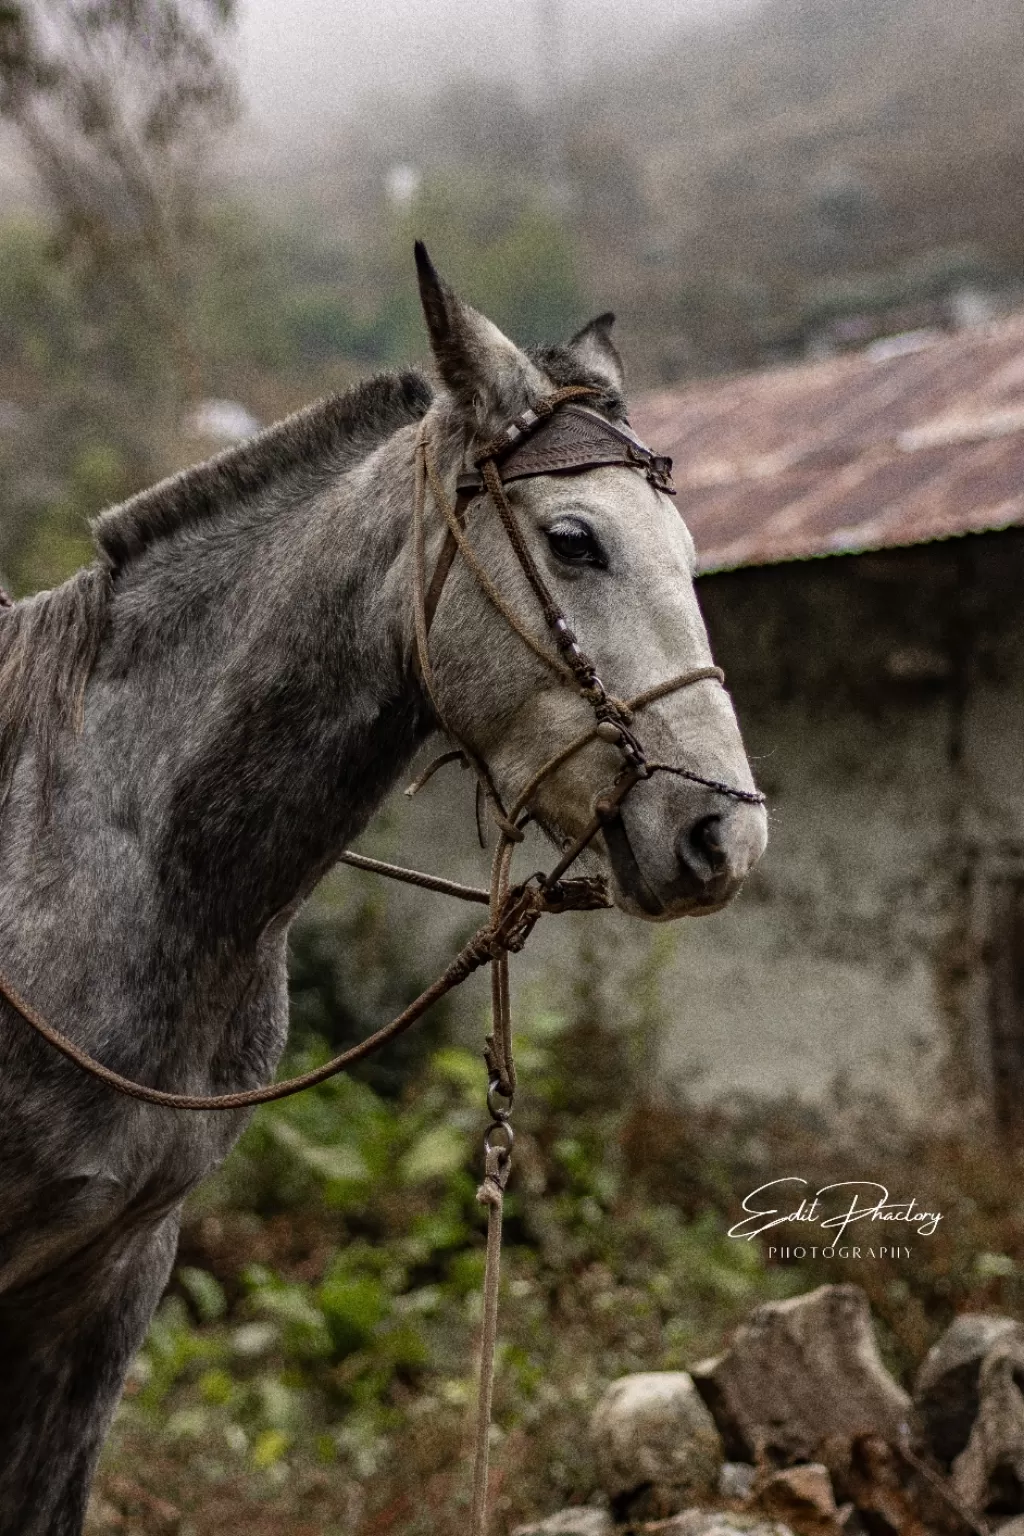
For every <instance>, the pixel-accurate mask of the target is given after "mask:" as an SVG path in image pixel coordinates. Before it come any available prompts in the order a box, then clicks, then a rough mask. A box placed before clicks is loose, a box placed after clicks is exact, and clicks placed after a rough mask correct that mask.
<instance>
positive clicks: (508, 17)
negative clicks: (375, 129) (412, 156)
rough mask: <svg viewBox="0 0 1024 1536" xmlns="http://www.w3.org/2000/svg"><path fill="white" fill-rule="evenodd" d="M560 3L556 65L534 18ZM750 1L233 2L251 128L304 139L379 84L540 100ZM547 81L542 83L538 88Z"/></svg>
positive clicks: (271, 134)
mask: <svg viewBox="0 0 1024 1536" xmlns="http://www.w3.org/2000/svg"><path fill="white" fill-rule="evenodd" d="M559 3H560V5H561V10H562V14H563V22H562V26H561V28H560V33H561V38H562V44H561V48H560V50H559V52H560V55H561V57H560V59H559V60H552V59H551V56H550V55H551V50H550V49H549V48H547V47H545V46H544V43H543V41H542V39H543V36H544V34H543V29H542V25H541V22H540V12H541V10H542V9H543V7H544V6H545V5H547V6H548V7H551V8H557V7H558V5H559ZM752 3H754V0H347V3H346V0H287V3H282V0H240V4H239V39H238V40H239V43H240V64H241V75H242V85H243V90H244V93H245V100H246V106H247V109H248V111H247V115H248V121H249V125H250V129H251V130H252V131H254V132H255V133H257V134H258V135H259V136H260V137H263V136H264V135H268V136H270V137H276V136H277V135H278V134H280V133H282V132H283V133H284V134H285V135H286V136H287V135H288V134H289V131H291V132H294V133H296V134H298V133H300V132H301V131H302V130H303V128H304V127H308V126H310V125H312V124H314V123H315V122H316V121H317V119H320V120H322V121H324V122H327V121H329V120H331V119H334V120H337V118H338V117H339V116H345V115H346V113H347V110H349V109H350V108H351V107H352V106H353V105H355V103H356V102H357V101H358V100H359V98H360V97H365V96H367V95H372V94H373V93H374V92H376V91H377V90H379V89H380V88H381V87H392V86H397V87H399V88H400V89H402V90H403V91H408V92H414V93H417V94H418V93H420V92H422V91H424V90H428V89H429V88H430V87H431V86H432V85H434V84H437V83H438V82H440V81H443V80H444V79H446V78H450V77H452V76H465V75H470V74H472V75H478V76H479V75H485V76H491V77H497V78H501V79H508V78H510V77H511V78H513V79H517V80H519V81H521V82H522V84H523V88H524V92H525V93H526V94H528V95H530V96H533V97H536V96H537V95H538V94H539V93H540V92H541V91H542V90H543V89H544V86H545V84H547V86H548V88H550V87H551V83H552V77H553V74H554V73H555V72H556V71H557V72H562V71H564V73H565V74H566V75H567V76H569V77H570V78H572V77H575V76H578V75H579V74H581V73H583V72H585V71H586V70H588V69H590V68H592V67H593V66H595V65H598V66H603V67H614V62H615V60H616V58H617V57H619V56H620V55H621V53H622V52H628V53H629V54H630V56H631V57H636V56H637V55H638V54H642V53H643V52H644V50H645V49H647V48H653V47H655V46H656V44H657V41H658V39H659V38H660V37H662V36H664V35H665V33H666V32H667V31H669V30H671V29H673V28H678V27H681V26H683V25H685V24H686V22H687V21H694V20H699V19H700V20H702V19H706V18H708V17H711V16H715V15H722V14H723V12H730V11H735V10H737V9H740V8H741V7H743V6H745V5H748V6H749V5H750V4H752ZM545 73H546V74H547V81H546V82H545Z"/></svg>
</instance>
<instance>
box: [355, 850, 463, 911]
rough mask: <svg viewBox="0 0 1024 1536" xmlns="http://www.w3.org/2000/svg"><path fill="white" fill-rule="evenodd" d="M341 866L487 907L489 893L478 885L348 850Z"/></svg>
mask: <svg viewBox="0 0 1024 1536" xmlns="http://www.w3.org/2000/svg"><path fill="white" fill-rule="evenodd" d="M340 859H341V862H342V864H351V866H352V868H353V869H365V870H366V872H367V873H368V874H371V875H384V876H385V877H386V878H387V879H388V880H401V881H404V883H405V884H406V885H416V886H419V887H420V889H421V890H424V891H439V892H440V893H441V895H442V896H455V897H456V898H457V899H458V900H459V901H476V902H479V903H480V904H481V906H484V907H486V906H488V905H489V904H490V900H491V893H490V891H485V890H484V889H483V887H482V886H479V885H461V884H460V883H459V881H457V880H445V879H443V878H442V876H441V875H428V874H426V873H425V872H424V871H423V870H422V869H407V868H406V867H405V865H404V864H385V862H384V860H383V859H370V858H367V856H366V854H365V853H352V852H350V851H349V850H348V849H346V850H345V852H344V853H343V854H341V855H340Z"/></svg>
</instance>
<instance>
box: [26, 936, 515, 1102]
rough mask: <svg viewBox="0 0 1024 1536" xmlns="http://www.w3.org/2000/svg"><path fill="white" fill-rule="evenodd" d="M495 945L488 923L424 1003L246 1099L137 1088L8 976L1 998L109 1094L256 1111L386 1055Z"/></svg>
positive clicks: (413, 1005) (424, 996)
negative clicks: (70, 1036)
mask: <svg viewBox="0 0 1024 1536" xmlns="http://www.w3.org/2000/svg"><path fill="white" fill-rule="evenodd" d="M494 944H495V934H494V930H493V928H492V925H491V924H490V923H487V924H485V926H484V927H482V928H479V929H478V930H477V932H476V933H475V934H474V935H473V937H472V938H471V939H470V940H469V942H468V944H466V945H465V946H464V947H463V948H462V949H461V950H460V951H459V953H458V954H457V955H456V956H455V959H454V960H453V961H452V962H451V964H450V965H449V966H448V967H447V969H446V970H445V971H444V973H443V975H441V976H439V977H438V979H437V980H436V981H435V982H434V983H433V985H432V986H429V987H428V988H427V989H426V991H425V992H421V993H420V995H419V997H418V998H416V1000H415V1001H414V1002H412V1003H410V1004H409V1006H408V1008H405V1009H403V1011H402V1012H401V1013H400V1014H398V1016H397V1017H396V1018H394V1019H392V1020H391V1022H390V1023H389V1024H385V1025H384V1026H383V1027H382V1028H381V1029H378V1030H377V1031H376V1032H375V1033H374V1034H372V1035H369V1036H368V1037H367V1038H366V1039H365V1040H361V1041H360V1043H359V1044H358V1045H354V1046H352V1047H351V1049H350V1050H347V1051H342V1053H341V1054H340V1055H339V1056H335V1057H333V1058H332V1060H330V1061H328V1062H325V1063H324V1065H323V1066H321V1067H316V1068H315V1069H314V1070H313V1071H311V1072H304V1073H303V1074H302V1075H301V1076H300V1077H293V1078H289V1079H288V1080H287V1081H286V1082H283V1083H269V1084H268V1085H267V1086H266V1087H264V1088H249V1089H245V1090H243V1091H242V1092H240V1093H224V1094H201V1095H200V1094H187V1093H165V1092H164V1091H163V1090H162V1089H159V1088H149V1087H147V1086H146V1085H145V1084H144V1083H136V1082H133V1081H132V1079H131V1078H127V1077H122V1076H121V1074H120V1073H119V1072H114V1071H113V1070H112V1069H111V1068H110V1067H105V1066H104V1065H103V1063H102V1062H99V1061H97V1060H96V1059H95V1057H93V1056H90V1055H89V1053H88V1051H84V1050H82V1048H81V1046H78V1045H76V1044H75V1043H74V1041H73V1040H69V1039H68V1037H67V1035H63V1034H61V1033H60V1031H59V1030H56V1029H54V1028H53V1027H52V1025H50V1024H48V1023H47V1022H46V1020H45V1019H44V1018H43V1017H42V1016H41V1014H39V1013H37V1012H36V1010H35V1009H34V1008H33V1007H32V1006H31V1004H29V1003H27V1002H26V1001H25V999H24V998H23V997H22V996H21V995H20V994H19V993H18V992H17V990H16V989H15V987H14V986H13V985H12V983H11V982H10V981H9V980H8V979H7V977H6V976H4V975H3V974H2V972H0V997H2V998H4V1000H5V1001H6V1002H7V1003H9V1004H10V1006H11V1007H12V1008H13V1009H14V1010H15V1012H16V1013H19V1014H20V1015H21V1017H22V1018H23V1019H24V1020H25V1022H26V1023H27V1024H30V1025H31V1026H32V1028H33V1029H34V1030H35V1032H36V1034H37V1035H41V1036H42V1038H43V1039H44V1040H45V1041H46V1042H47V1044H49V1045H52V1046H53V1048H54V1050H55V1051H59V1052H60V1054H61V1055H62V1056H66V1057H67V1059H68V1061H71V1062H74V1064H75V1066H76V1067H80V1068H81V1069H82V1071H83V1072H86V1073H88V1074H89V1076H90V1077H95V1078H98V1079H99V1081H100V1082H101V1083H106V1085H107V1087H108V1088H115V1089H116V1090H117V1092H118V1093H123V1094H125V1096H126V1097H127V1098H130V1099H139V1100H140V1101H141V1102H142V1103H144V1104H159V1105H162V1106H163V1107H164V1108H165V1109H187V1110H207V1109H209V1110H232V1109H251V1108H252V1107H253V1106H254V1105H256V1104H272V1103H274V1102H275V1101H276V1100H278V1099H287V1098H290V1097H291V1096H292V1094H295V1093H302V1092H303V1090H304V1089H306V1088H314V1087H315V1086H316V1085H317V1084H318V1083H325V1082H326V1081H327V1080H328V1078H331V1077H336V1076H337V1075H338V1073H339V1072H347V1071H348V1069H349V1068H350V1067H354V1066H355V1064H356V1063H357V1062H359V1061H363V1060H365V1058H366V1057H367V1056H371V1055H372V1054H373V1053H374V1051H378V1050H380V1048H381V1046H382V1045H386V1044H387V1043H388V1041H389V1040H394V1039H396V1038H397V1037H398V1036H399V1035H402V1034H404V1033H405V1031H406V1030H407V1029H409V1028H410V1026H411V1025H413V1024H415V1023H416V1021H417V1019H419V1018H422V1016H423V1014H425V1013H426V1012H427V1009H428V1008H432V1007H433V1005H434V1004H435V1003H436V1002H438V1001H439V1000H440V999H441V998H442V997H444V996H445V995H446V993H448V992H451V991H452V989H453V988H454V987H457V986H460V985H461V983H462V982H464V981H465V980H466V978H467V977H468V976H471V975H472V974H473V972H474V971H476V970H478V969H479V968H480V966H482V965H487V964H488V963H489V961H490V960H492V959H493V946H494Z"/></svg>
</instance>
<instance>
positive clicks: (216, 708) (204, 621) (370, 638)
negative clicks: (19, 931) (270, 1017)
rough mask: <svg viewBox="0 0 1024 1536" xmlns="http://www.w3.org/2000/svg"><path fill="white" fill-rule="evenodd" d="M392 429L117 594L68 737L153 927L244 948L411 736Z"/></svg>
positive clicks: (415, 736) (336, 848)
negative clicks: (133, 861) (142, 870)
mask: <svg viewBox="0 0 1024 1536" xmlns="http://www.w3.org/2000/svg"><path fill="white" fill-rule="evenodd" d="M411 497H412V463H411V435H410V433H408V432H401V433H398V434H396V437H395V438H393V439H391V440H390V441H389V443H388V444H387V445H385V446H384V448H382V449H380V450H378V452H377V453H376V454H375V455H374V456H373V458H372V459H371V460H370V461H368V462H367V464H365V465H363V466H360V467H359V468H357V469H355V470H352V471H350V472H349V473H348V474H347V475H346V476H344V477H343V479H342V480H341V481H339V482H338V483H337V484H336V485H334V486H332V487H331V489H330V491H329V492H327V493H325V494H323V495H321V496H319V497H318V498H317V499H316V500H314V501H312V502H307V504H305V505H289V504H288V500H287V495H286V494H285V493H284V492H283V491H278V492H277V495H276V498H275V497H274V493H273V492H271V493H269V494H268V495H267V497H266V498H265V499H264V500H263V501H262V502H261V503H260V504H258V505H255V506H252V507H248V508H245V507H243V508H240V509H238V510H237V511H236V512H234V513H232V514H231V515H230V516H226V517H225V519H224V520H223V522H222V523H221V524H220V525H218V527H217V528H216V530H215V531H214V532H213V533H212V534H211V535H210V536H209V537H203V538H191V539H188V538H187V539H183V540H180V541H178V543H177V545H176V546H175V547H173V548H171V547H169V548H167V549H165V550H163V551H162V552H158V553H155V554H154V556H153V558H152V559H151V560H149V561H148V563H147V562H143V563H142V566H141V568H140V570H139V571H138V572H137V574H136V575H135V577H134V578H133V579H130V580H129V581H128V582H126V584H125V585H124V588H123V590H121V591H119V592H118V594H117V596H116V598H115V601H114V605H113V610H112V623H111V629H110V634H109V639H108V641H107V643H106V645H105V646H104V650H103V653H102V656H101V659H100V664H99V666H98V668H97V671H96V675H95V677H94V680H93V684H92V685H91V689H90V697H89V708H88V711H87V715H88V720H89V727H88V735H89V741H90V745H91V747H92V751H93V753H98V754H99V755H100V757H101V758H102V770H101V777H102V778H103V779H104V780H105V781H106V782H105V784H104V786H103V793H104V794H105V795H106V796H107V803H108V804H110V805H111V806H112V807H113V812H112V814H113V816H114V817H116V818H117V820H118V821H119V822H120V823H121V824H122V825H123V824H124V823H125V821H127V822H129V823H131V824H134V825H136V826H137V828H138V831H139V840H140V846H141V847H142V848H143V849H144V855H143V856H144V858H145V862H146V866H147V868H149V869H151V870H153V871H155V872H158V873H156V874H155V875H154V879H155V880H156V882H157V891H156V908H155V909H156V911H157V913H158V914H161V916H160V917H159V920H161V921H163V922H171V923H173V924H175V925H181V924H182V923H184V924H185V925H187V927H188V929H189V930H190V932H191V935H192V938H193V940H194V941H195V942H197V943H199V944H201V945H202V947H206V946H210V947H217V948H221V947H222V946H224V945H225V944H226V945H229V946H231V947H235V946H237V945H242V946H243V947H247V946H249V945H251V944H252V943H254V942H255V941H256V939H257V938H258V936H259V934H260V933H261V932H262V931H263V930H264V929H265V928H266V925H267V924H268V923H270V922H271V921H272V920H273V919H275V918H277V917H279V916H280V917H282V918H284V919H287V917H288V916H290V913H291V911H292V910H294V908H295V906H296V905H297V904H298V903H299V902H300V901H301V900H302V899H303V897H304V896H305V895H307V894H308V893H309V891H310V890H311V889H312V887H313V885H314V884H315V883H316V881H317V880H318V879H319V878H320V877H321V876H322V874H323V873H325V871H326V870H327V869H328V868H329V867H330V865H331V864H332V863H333V862H334V861H335V859H336V858H337V856H338V854H339V853H340V851H341V849H342V848H343V846H344V844H345V843H346V842H347V841H348V840H349V839H351V838H352V837H353V836H354V835H355V834H356V833H357V832H358V831H359V830H360V829H361V827H362V826H363V825H365V823H366V821H367V820H368V819H369V817H370V816H371V815H372V813H373V811H374V809H375V808H376V807H377V805H379V803H380V801H381V800H382V798H383V797H384V795H385V794H386V793H387V791H388V789H389V788H390V787H391V785H392V784H393V782H394V780H395V777H396V776H397V775H398V774H399V773H400V772H401V770H402V768H403V767H404V766H405V764H406V763H407V761H408V759H409V757H410V755H411V754H412V752H413V750H414V749H415V747H416V745H417V743H418V741H419V740H420V739H421V738H422V736H423V734H424V733H425V719H424V712H423V708H422V696H421V694H420V692H419V689H418V687H417V686H416V684H415V683H414V682H413V680H412V677H411V673H410V669H409V665H408V662H409V654H410V648H411V633H412V620H411V613H410V611H409V575H410V571H411V565H410V559H411V550H410V512H411Z"/></svg>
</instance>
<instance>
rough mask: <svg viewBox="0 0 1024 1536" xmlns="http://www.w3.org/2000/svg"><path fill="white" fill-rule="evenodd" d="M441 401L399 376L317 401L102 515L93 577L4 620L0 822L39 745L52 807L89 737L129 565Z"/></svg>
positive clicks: (344, 462)
mask: <svg viewBox="0 0 1024 1536" xmlns="http://www.w3.org/2000/svg"><path fill="white" fill-rule="evenodd" d="M431 399H432V391H431V388H430V385H429V383H428V382H427V380H426V379H425V378H424V377H423V375H422V374H419V373H401V374H380V375H378V376H377V377H375V378H372V379H367V380H366V381H365V382H364V383H362V384H357V385H356V386H355V388H353V389H351V390H348V391H347V392H346V393H345V394H342V395H331V396H328V397H327V398H326V399H323V400H318V401H317V402H316V403H315V404H314V405H311V406H309V407H307V409H306V410H303V411H298V412H296V413H295V415H293V416H289V417H287V418H286V420H284V421H282V422H279V423H278V424H277V425H276V426H273V427H270V428H268V430H267V431H266V432H261V433H260V434H259V435H258V436H256V437H254V438H252V439H250V440H249V441H248V442H245V443H242V444H240V445H239V446H238V447H237V448H231V449H229V450H228V451H227V452H225V453H221V454H218V455H217V456H216V458H213V459H210V460H208V461H207V462H206V463H205V464H200V465H198V466H197V467H196V468H194V469H186V470H184V471H182V473H181V474H178V475H173V476H172V477H171V478H170V479H168V480H163V481H161V483H160V484H159V485H155V486H153V487H152V489H151V490H147V491H142V492H140V494H139V495H137V496H133V497H132V498H131V499H130V500H129V501H125V502H122V503H121V505H120V506H116V507H112V508H111V509H110V511H108V512H104V513H103V514H102V515H101V516H100V517H99V518H98V519H97V521H96V523H95V524H94V528H93V532H94V535H95V539H96V549H97V556H98V558H97V559H96V561H95V562H94V563H93V564H92V565H91V566H88V567H87V568H86V569H85V570H83V571H79V572H78V574H77V575H76V576H73V577H72V578H71V580H70V581H67V582H65V583H64V585H63V586H61V587H58V588H57V589H56V590H55V591H53V592H42V593H39V594H38V595H37V596H35V597H32V598H29V599H27V600H26V601H24V602H21V603H18V604H16V605H15V607H13V608H10V609H6V608H5V609H0V811H2V809H3V805H4V802H5V800H6V798H7V795H8V793H9V791H10V786H11V781H12V778H13V774H14V768H15V764H16V763H17V761H18V757H19V755H20V753H21V750H22V748H23V747H24V746H25V745H26V743H27V742H28V741H29V740H31V742H32V744H33V746H34V747H35V751H36V757H37V761H38V767H39V772H40V780H41V785H42V791H43V800H44V805H45V804H48V802H49V800H50V798H51V795H52V790H53V774H54V766H55V761H56V747H57V742H58V738H59V736H60V734H61V732H63V731H64V730H66V729H68V728H71V729H77V728H79V726H80V722H81V714H82V706H83V702H84V698H85V689H86V685H87V683H88V681H89V678H90V676H91V674H92V671H93V668H94V666H95V664H96V658H97V655H98V653H99V648H100V645H101V643H102V640H103V635H104V631H105V629H106V622H107V614H108V610H109V605H110V600H111V597H112V594H113V591H114V584H115V581H116V579H117V577H118V576H119V575H120V574H121V573H122V572H123V571H124V570H125V569H126V568H127V567H128V566H130V565H131V564H132V563H133V562H134V561H135V560H137V559H139V558H140V557H141V556H142V555H144V554H145V552H146V551H147V550H148V549H150V548H152V547H153V546H154V545H156V544H158V543H160V542H161V541H163V540H165V539H169V538H172V537H173V536H174V535H175V534H177V533H179V532H181V531H183V530H184V529H187V528H189V527H191V526H193V525H194V524H197V523H201V522H203V521H205V520H206V519H209V518H212V517H214V516H215V515H217V514H218V513H220V512H223V511H225V510H229V509H230V508H231V507H232V506H237V505H239V504H240V503H241V502H242V501H244V500H245V499H246V498H247V497H250V496H254V495H257V494H258V493H259V492H260V491H262V490H264V489H265V488H266V487H268V486H269V485H271V484H273V483H276V482H278V481H279V480H281V479H282V478H284V477H304V478H306V479H307V480H308V482H309V483H310V485H311V486H312V485H315V484H316V483H318V482H319V481H322V480H323V479H324V478H325V476H327V475H332V476H333V475H337V474H339V473H342V472H343V471H344V470H345V469H347V468H349V467H350V466H351V465H352V464H354V463H356V462H358V461H359V459H361V458H363V457H365V456H366V454H368V453H369V452H370V451H371V450H372V449H373V448H374V447H375V446H376V445H377V444H378V443H380V442H382V441H383V440H384V439H385V438H386V437H388V436H390V434H391V433H392V432H395V431H397V430H398V428H399V427H402V426H405V425H407V424H409V423H411V422H414V421H418V420H419V419H420V418H421V417H422V416H423V415H424V414H425V413H426V411H427V409H428V408H429V406H430V402H431Z"/></svg>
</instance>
